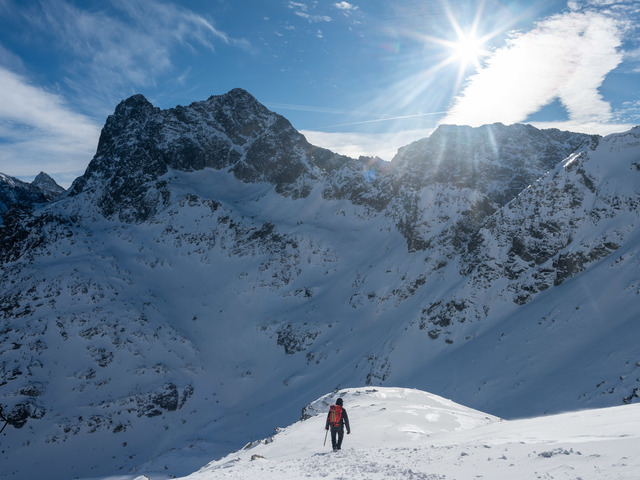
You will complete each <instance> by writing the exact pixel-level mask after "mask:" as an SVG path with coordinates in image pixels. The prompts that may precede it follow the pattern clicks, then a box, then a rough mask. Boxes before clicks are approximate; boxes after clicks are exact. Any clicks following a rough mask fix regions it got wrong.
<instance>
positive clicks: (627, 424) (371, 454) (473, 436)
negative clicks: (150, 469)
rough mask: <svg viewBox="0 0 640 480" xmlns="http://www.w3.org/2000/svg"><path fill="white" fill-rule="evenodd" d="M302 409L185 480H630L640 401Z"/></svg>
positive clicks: (377, 399)
mask: <svg viewBox="0 0 640 480" xmlns="http://www.w3.org/2000/svg"><path fill="white" fill-rule="evenodd" d="M338 396H341V397H343V399H344V400H345V406H346V407H347V411H348V413H349V416H350V418H354V420H353V421H352V425H353V426H352V433H351V435H349V436H346V435H345V439H344V442H343V447H342V449H341V451H340V452H336V453H333V452H331V446H330V443H331V442H330V440H329V441H327V443H328V444H329V445H328V446H327V445H323V442H322V432H323V428H324V423H325V419H326V415H327V411H328V407H329V405H330V404H331V403H333V402H335V400H336V398H337V397H338ZM310 407H311V408H307V409H306V410H305V412H308V413H307V415H308V416H309V418H306V419H304V420H303V421H299V422H297V423H295V424H293V425H290V426H288V427H287V428H281V429H278V432H277V433H276V434H275V435H273V436H271V437H268V438H266V439H264V440H262V441H256V442H251V443H248V444H247V445H246V446H245V447H244V448H243V449H242V450H239V451H237V452H234V453H231V454H229V455H228V456H226V457H224V458H222V459H220V460H218V461H215V462H211V463H210V464H208V465H207V466H205V467H203V468H201V469H200V470H199V471H198V472H196V473H193V474H192V475H189V476H188V477H186V478H188V479H189V480H213V479H216V480H217V479H223V478H230V479H234V480H244V479H247V480H253V479H255V478H261V479H264V480H271V479H274V480H276V479H281V478H310V479H322V478H368V479H371V480H386V479H388V478H413V479H423V480H440V479H446V478H455V479H471V478H522V479H536V478H615V479H632V478H637V474H638V471H639V469H640V461H639V460H638V457H637V455H636V453H637V451H638V447H639V446H640V435H639V434H638V431H639V427H640V405H633V406H624V407H615V408H609V409H600V410H590V411H581V412H575V413H569V414H562V415H554V416H549V417H541V418H531V419H526V420H512V421H504V420H501V419H498V418H496V417H492V416H490V415H485V414H482V413H481V412H478V411H476V410H472V409H469V408H465V407H462V406H460V405H457V404H455V403H453V402H451V401H448V400H445V399H443V398H441V397H437V396H434V395H430V394H427V393H425V392H421V391H419V390H409V389H400V388H385V387H376V388H359V389H346V390H344V391H340V392H335V393H333V394H330V395H325V396H323V397H321V398H320V399H318V400H316V401H315V402H313V403H312V404H311V405H310ZM311 413H313V415H311ZM356 422H357V423H356ZM146 478H149V477H147V476H146V475H145V476H140V477H138V479H137V480H146ZM152 478H155V477H152Z"/></svg>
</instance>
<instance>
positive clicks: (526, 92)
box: [442, 12, 622, 126]
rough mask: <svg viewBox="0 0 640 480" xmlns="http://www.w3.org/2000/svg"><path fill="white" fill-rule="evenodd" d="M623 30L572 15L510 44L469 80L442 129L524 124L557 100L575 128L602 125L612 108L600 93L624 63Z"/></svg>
mask: <svg viewBox="0 0 640 480" xmlns="http://www.w3.org/2000/svg"><path fill="white" fill-rule="evenodd" d="M620 45H621V33H620V30H619V24H618V22H616V21H615V20H614V19H612V18H611V17H608V16H606V15H603V14H600V13H596V12H584V13H578V12H571V13H567V14H563V15H556V16H553V17H550V18H548V19H546V20H544V21H541V22H539V23H538V24H537V25H536V27H535V29H533V30H532V31H530V32H528V33H525V34H521V35H517V36H515V37H514V38H512V39H511V40H510V42H509V44H508V45H507V46H506V47H503V48H501V49H499V50H497V51H496V52H494V53H493V55H492V56H491V57H490V58H489V59H488V61H487V62H486V66H485V67H484V68H482V69H481V70H479V71H478V72H477V73H476V74H475V75H474V76H472V77H471V78H470V79H469V82H468V84H467V85H466V87H465V88H464V90H463V92H462V94H461V95H460V96H458V97H457V98H456V101H455V104H454V106H453V107H452V108H451V109H450V111H449V113H448V114H447V116H446V117H445V118H444V120H443V121H442V123H453V124H466V125H473V126H478V125H482V124H487V123H494V122H502V123H505V124H511V123H517V122H522V121H524V120H525V119H526V118H527V117H528V116H529V115H530V114H532V113H534V112H536V111H538V110H539V109H541V108H542V107H543V106H545V105H547V104H549V103H551V102H552V101H553V100H555V99H556V98H557V99H559V100H560V101H561V102H562V104H563V105H564V106H565V108H566V109H567V111H568V113H569V119H570V120H571V121H572V122H574V123H603V122H605V123H606V122H608V121H609V120H610V119H611V118H612V112H611V107H610V105H609V103H607V102H606V101H604V100H603V99H602V97H601V96H600V94H599V92H598V88H599V86H600V85H601V84H602V82H603V80H604V78H605V76H606V75H607V74H608V73H609V72H610V71H611V70H613V69H614V68H615V67H616V66H617V65H618V64H619V63H620V62H621V61H622V53H620V52H619V51H618V48H619V47H620Z"/></svg>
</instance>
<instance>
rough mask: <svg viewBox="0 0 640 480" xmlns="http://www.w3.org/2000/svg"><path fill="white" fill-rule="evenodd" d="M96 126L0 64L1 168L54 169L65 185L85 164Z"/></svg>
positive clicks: (20, 172) (27, 172)
mask: <svg viewBox="0 0 640 480" xmlns="http://www.w3.org/2000/svg"><path fill="white" fill-rule="evenodd" d="M99 134H100V128H99V126H98V125H96V124H95V123H94V122H93V121H92V120H91V119H89V118H87V117H85V116H83V115H80V114H78V113H75V112H73V111H72V110H71V109H70V108H69V106H68V105H67V104H66V103H65V101H64V100H63V99H62V98H61V97H60V96H59V95H56V94H53V93H50V92H47V91H45V90H44V89H42V88H40V87H37V86H35V85H32V84H30V83H29V82H28V80H27V79H26V78H24V77H23V76H20V75H17V74H15V73H13V72H11V71H9V70H7V69H5V68H2V67H0V172H11V175H13V176H33V175H35V174H36V173H38V172H40V171H45V172H48V173H50V174H51V173H53V174H56V175H54V177H55V178H56V180H57V181H58V182H59V183H61V184H64V186H68V185H69V184H70V183H71V181H72V180H73V179H74V178H75V177H76V176H77V173H78V172H79V171H80V172H81V171H83V170H84V168H86V166H87V164H88V162H89V160H90V159H91V157H92V156H93V154H94V153H95V150H96V145H97V143H98V136H99Z"/></svg>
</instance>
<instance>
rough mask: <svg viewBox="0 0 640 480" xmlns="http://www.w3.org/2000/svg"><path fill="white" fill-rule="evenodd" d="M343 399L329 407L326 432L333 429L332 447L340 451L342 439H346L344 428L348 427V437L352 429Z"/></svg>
mask: <svg viewBox="0 0 640 480" xmlns="http://www.w3.org/2000/svg"><path fill="white" fill-rule="evenodd" d="M342 403H343V402H342V399H341V398H339V399H338V400H336V404H335V405H331V407H329V414H328V415H327V423H326V425H325V430H329V428H331V445H332V446H333V450H334V451H335V450H340V448H341V447H342V439H343V438H344V427H347V435H349V434H350V433H351V427H350V426H349V416H348V415H347V411H346V410H345V409H344V407H343V406H342Z"/></svg>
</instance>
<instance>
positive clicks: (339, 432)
mask: <svg viewBox="0 0 640 480" xmlns="http://www.w3.org/2000/svg"><path fill="white" fill-rule="evenodd" d="M343 438H344V428H336V429H334V428H333V427H332V428H331V445H332V446H333V449H334V450H340V447H342V439H343Z"/></svg>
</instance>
